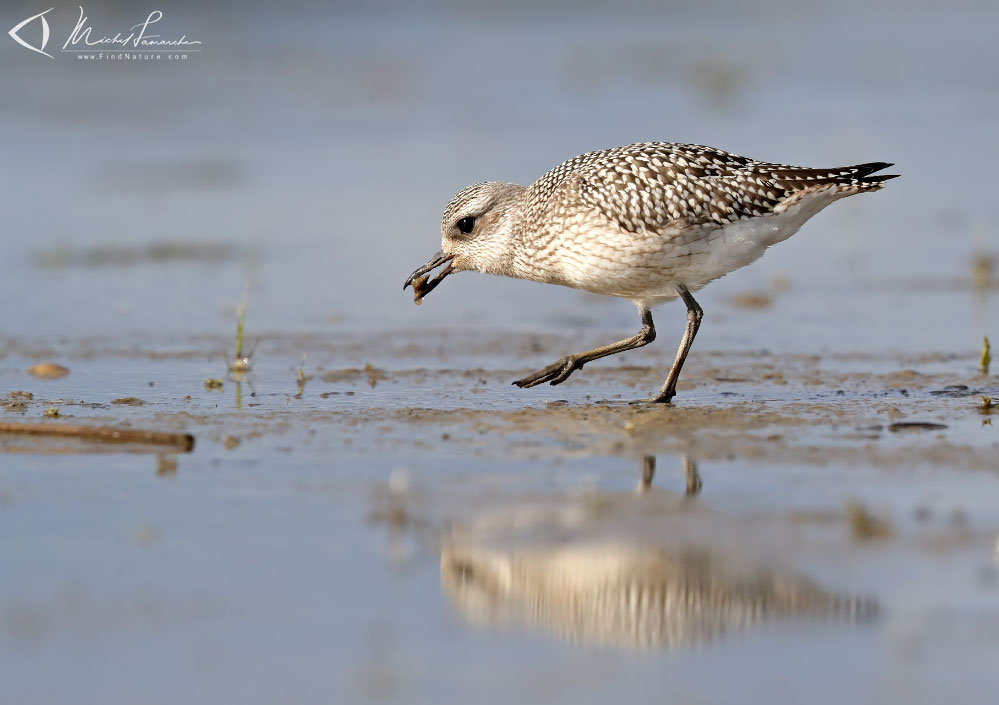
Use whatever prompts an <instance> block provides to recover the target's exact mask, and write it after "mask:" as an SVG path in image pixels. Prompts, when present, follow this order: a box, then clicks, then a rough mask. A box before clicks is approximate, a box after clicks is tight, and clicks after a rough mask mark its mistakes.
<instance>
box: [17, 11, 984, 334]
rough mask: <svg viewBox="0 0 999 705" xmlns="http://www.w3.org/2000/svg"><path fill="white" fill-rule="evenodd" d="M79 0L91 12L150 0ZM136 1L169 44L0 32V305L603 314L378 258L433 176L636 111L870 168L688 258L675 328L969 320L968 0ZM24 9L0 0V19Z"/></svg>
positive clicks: (976, 219) (511, 158)
mask: <svg viewBox="0 0 999 705" xmlns="http://www.w3.org/2000/svg"><path fill="white" fill-rule="evenodd" d="M84 8H85V13H86V16H87V17H88V19H89V24H90V25H91V26H92V27H93V34H94V35H95V36H96V35H103V34H109V35H113V34H114V33H115V32H117V31H120V30H123V29H127V28H128V27H130V26H132V25H133V24H136V23H138V22H141V21H143V20H144V19H145V18H146V16H147V14H148V12H149V11H151V10H152V9H154V8H153V7H152V6H150V7H148V8H147V7H146V6H145V5H143V4H142V3H136V2H113V3H108V2H102V3H98V2H91V3H87V4H86V5H85V6H84ZM156 8H158V9H160V10H162V12H163V18H162V19H161V20H160V21H159V22H158V23H157V24H156V25H155V30H156V31H157V32H158V33H160V34H161V35H162V36H164V37H177V36H180V35H186V36H187V38H188V39H196V40H200V41H201V42H202V45H201V47H200V48H201V51H200V52H199V53H191V54H190V55H189V58H188V59H187V60H186V61H157V62H150V61H110V60H104V61H90V60H87V61H85V60H79V59H77V56H76V54H75V53H58V49H61V47H62V44H63V42H64V41H65V38H66V37H67V36H68V35H69V33H70V32H71V31H72V29H73V27H74V26H75V24H76V22H77V20H78V17H79V9H78V7H77V6H76V5H75V4H74V5H70V4H66V5H57V6H55V8H54V9H53V10H52V11H51V12H49V13H48V14H47V15H46V17H47V19H48V21H49V24H50V27H51V32H52V34H51V39H50V44H49V46H48V49H49V50H50V52H51V51H52V50H53V49H54V50H56V53H55V54H54V56H55V58H54V59H49V58H46V57H44V56H41V55H40V54H37V53H34V52H31V51H29V50H27V49H25V48H23V47H21V46H18V45H17V44H16V43H15V42H14V41H13V40H11V39H10V38H9V37H6V36H4V38H3V39H4V41H3V42H0V57H2V61H3V64H4V71H3V74H2V76H0V87H2V94H3V100H2V101H0V128H2V132H3V134H4V135H5V136H6V139H5V140H4V147H5V161H6V164H7V168H5V169H3V170H2V172H0V180H2V181H0V188H2V191H3V193H4V196H5V198H4V201H5V204H6V207H5V208H4V215H5V222H4V224H3V229H2V231H0V254H2V258H3V262H4V265H5V266H4V276H3V277H2V278H0V307H2V308H0V311H2V314H0V332H2V333H3V334H5V335H17V336H52V335H71V336H72V335H81V334H87V335H105V336H130V335H142V336H154V335H161V336H164V337H171V336H187V335H202V334H206V333H216V332H222V331H223V330H224V331H226V332H228V331H229V330H230V328H231V323H232V319H233V317H234V311H235V307H236V305H237V303H238V302H239V299H240V298H241V296H242V292H243V288H244V283H248V284H249V286H250V309H249V315H248V321H249V323H248V325H251V326H252V327H253V328H254V329H255V330H257V331H266V332H269V333H282V332H285V333H289V332H312V333H330V334H336V333H337V332H340V331H343V330H355V331H356V330H362V331H363V330H370V329H372V328H386V329H393V328H401V327H413V326H424V325H428V326H432V327H441V326H447V327H452V328H453V327H457V326H466V327H468V328H469V329H473V328H476V327H491V328H493V329H541V328H546V329H552V328H556V329H557V328H566V329H578V328H586V329H594V328H602V327H606V328H608V329H611V328H612V329H614V330H615V331H620V332H622V333H623V332H630V330H631V329H632V328H634V327H635V325H636V320H635V314H634V313H633V309H632V307H631V304H629V303H627V302H618V301H611V300H603V299H600V298H597V297H590V296H588V295H585V294H582V293H579V292H575V291H570V290H560V289H557V288H554V287H544V286H539V285H534V284H530V283H526V282H515V281H503V280H499V279H492V278H488V277H484V276H481V275H471V274H466V275H463V276H462V277H456V278H452V279H450V280H449V281H448V282H447V286H445V287H442V288H441V289H440V290H438V291H437V292H435V294H434V296H433V297H432V298H430V299H429V300H428V303H427V305H425V306H423V307H422V308H420V309H415V308H414V307H413V305H412V302H411V296H410V294H409V293H408V292H407V293H405V294H404V293H403V292H402V282H403V280H404V279H405V277H406V275H407V274H408V273H409V272H410V271H412V270H413V269H414V268H415V267H416V266H418V265H420V264H422V263H423V262H424V261H426V259H427V258H428V257H429V255H431V254H432V253H433V252H435V251H436V250H437V249H438V246H439V239H440V232H439V228H440V226H439V223H440V214H441V211H442V209H443V207H444V205H445V204H446V203H447V202H448V200H449V199H450V197H451V195H452V194H453V193H455V192H456V191H457V190H459V189H460V188H462V187H463V186H465V185H467V184H469V183H474V182H477V181H483V180H492V179H497V180H498V179H502V180H510V181H515V182H519V183H524V184H526V183H530V182H531V181H533V180H534V179H535V178H537V177H538V176H540V175H541V174H542V173H544V172H545V171H546V170H548V169H549V168H550V167H552V166H554V165H555V164H557V163H558V162H560V161H562V160H564V159H566V158H568V157H571V156H573V155H575V154H578V153H582V152H586V151H589V150H591V149H597V148H602V147H608V146H615V145H621V144H627V143H630V142H636V141H642V140H667V141H683V142H694V143H704V144H709V145H713V146H717V147H720V148H723V149H726V150H729V151H734V152H737V153H739V154H745V155H748V156H751V157H756V158H760V159H767V160H772V161H777V162H788V163H794V164H803V165H808V166H837V165H843V164H852V163H857V162H864V161H874V160H884V161H891V162H895V163H896V164H897V166H896V167H895V168H894V169H893V171H896V172H898V173H900V174H901V175H902V178H900V179H898V180H896V181H893V182H892V183H890V184H889V185H888V188H887V189H886V190H885V191H884V192H881V193H878V194H873V195H865V196H860V197H857V198H851V199H849V200H847V201H843V202H840V203H838V204H836V206H835V207H834V208H830V209H829V210H828V211H826V212H824V213H822V214H821V216H820V217H817V218H815V219H814V220H813V221H812V222H810V223H808V225H807V226H806V227H805V228H804V229H803V231H802V232H801V233H800V234H799V235H796V236H795V237H794V238H792V239H791V240H790V241H788V242H787V243H784V244H782V245H781V246H780V247H778V248H774V249H773V250H772V251H770V252H768V253H767V255H766V256H765V257H764V258H763V259H762V260H761V261H760V262H758V263H756V264H754V265H753V266H752V267H750V268H747V269H745V270H743V271H740V272H737V273H735V274H732V275H730V276H728V277H726V278H725V279H723V280H722V281H720V282H718V283H717V284H714V285H712V286H711V287H709V288H708V289H707V290H706V291H705V292H704V293H703V294H702V295H701V298H702V299H703V301H702V303H703V305H704V308H705V310H706V311H707V312H708V319H707V320H708V323H707V324H706V325H705V326H704V328H703V331H702V334H701V335H702V336H703V337H702V338H699V339H698V346H704V348H705V349H711V348H718V347H722V348H729V347H745V346H751V347H760V346H764V345H773V346H775V347H779V348H780V349H782V350H801V351H808V352H814V351H818V350H821V349H827V348H837V347H842V346H843V345H847V346H849V347H850V348H851V349H853V348H856V347H859V348H861V349H871V350H885V349H903V350H921V351H926V350H945V351H952V350H975V349H977V346H978V345H979V344H980V340H981V338H980V336H981V335H982V334H983V333H986V332H987V329H988V328H990V327H991V328H992V329H993V331H994V330H995V327H996V321H997V318H996V314H995V312H994V311H991V312H990V311H989V309H988V307H987V305H986V302H985V301H984V300H983V299H982V298H981V297H978V296H975V295H974V293H973V291H972V290H973V289H974V288H976V287H977V288H978V290H979V291H987V290H988V289H989V287H994V286H995V284H994V281H993V280H992V279H991V278H990V277H991V276H992V269H993V268H994V265H995V250H996V240H995V231H994V224H993V219H992V216H991V215H990V204H991V200H992V191H993V189H994V187H995V186H994V178H993V176H992V171H993V170H992V165H993V163H994V161H995V159H996V157H997V151H999V137H997V133H996V130H995V129H994V128H995V124H996V120H997V117H999V74H996V72H995V71H993V70H992V68H993V67H994V66H995V65H996V64H997V61H999V47H997V44H996V42H995V40H994V28H995V26H996V23H997V21H999V7H997V6H996V4H995V3H993V2H988V1H987V0H964V1H962V2H948V3H930V2H916V3H913V2H908V1H905V2H903V1H901V0H899V1H897V2H895V1H887V2H879V3H866V2H859V1H857V2H841V3H828V2H801V1H799V0H795V1H793V2H792V1H790V0H761V1H759V2H721V1H720V0H710V1H708V2H699V3H687V2H674V3H670V2H666V3H661V2H643V1H641V0H623V1H622V2H615V3H613V4H604V3H596V2H583V3H573V4H572V5H571V7H570V6H565V5H562V4H560V3H557V2H553V1H549V0H541V1H532V2H512V3H502V4H498V3H486V2H476V3H466V2H457V1H454V2H447V1H438V2H421V3H411V2H397V3H361V2H357V3H306V2H300V1H299V2H290V3H284V4H282V5H281V6H280V7H275V6H273V5H272V4H270V3H263V2H214V3H199V2H184V1H182V0H167V2H165V3H161V4H160V5H156ZM43 9H45V8H41V7H40V6H37V4H36V3H27V2H13V3H7V4H6V5H5V6H4V9H3V12H2V20H3V26H4V28H6V27H8V26H10V27H13V26H14V25H15V24H16V23H18V22H19V21H21V20H22V19H25V18H27V17H29V16H30V15H32V14H35V13H37V12H39V11H41V10H43ZM39 34H40V27H39V24H38V22H35V23H33V24H32V25H30V26H28V27H25V28H24V29H23V30H21V35H22V36H24V37H26V38H27V39H28V40H29V41H30V42H33V43H35V44H37V43H38V42H39V41H40V37H39ZM747 295H748V298H747ZM526 302H533V304H534V305H533V306H532V307H531V309H530V313H529V314H528V315H525V314H524V313H523V311H524V308H523V305H524V304H525V303H526ZM760 309H765V310H760ZM663 316H669V317H671V318H669V319H665V320H672V319H676V320H675V321H672V323H671V324H665V322H663V323H660V328H661V329H662V330H667V326H668V325H673V326H674V327H675V328H676V334H677V336H678V335H679V332H680V327H681V326H682V324H681V322H680V321H681V320H682V315H681V312H680V311H679V310H675V311H673V310H669V309H668V312H667V313H665V314H664V313H660V314H659V319H657V320H660V319H662V317H663ZM788 320H793V321H794V322H795V326H796V327H795V328H794V329H793V330H792V329H790V328H789V327H788V326H787V325H786V323H787V321H788Z"/></svg>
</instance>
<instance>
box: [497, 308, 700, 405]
mask: <svg viewBox="0 0 999 705" xmlns="http://www.w3.org/2000/svg"><path fill="white" fill-rule="evenodd" d="M688 296H689V294H688ZM695 305H696V304H695ZM655 339H656V329H655V326H653V325H652V312H651V311H649V309H647V308H643V309H642V330H640V331H639V332H638V334H637V335H635V336H632V337H631V338H627V339H626V340H620V341H618V342H616V343H614V344H613V345H605V346H604V347H602V348H597V349H596V350H590V351H589V352H584V353H579V354H578V355H568V356H566V357H563V358H562V359H561V360H557V361H555V362H553V363H552V364H550V365H548V367H545V368H544V369H541V370H538V371H537V372H535V373H534V374H533V375H528V376H527V377H524V379H518V380H517V381H516V382H514V384H516V385H517V386H518V387H521V388H526V387H533V386H535V385H537V384H541V383H542V382H550V383H552V384H561V383H562V382H564V381H566V380H567V379H569V375H571V374H572V373H573V372H575V371H576V370H581V369H582V368H583V365H585V364H586V363H587V362H592V361H593V360H598V359H600V358H601V357H607V356H608V355H614V354H615V353H619V352H624V351H625V350H634V349H635V348H640V347H642V346H643V345H648V344H649V343H651V342H652V341H653V340H655ZM688 347H689V346H688Z"/></svg>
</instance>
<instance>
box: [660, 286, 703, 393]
mask: <svg viewBox="0 0 999 705" xmlns="http://www.w3.org/2000/svg"><path fill="white" fill-rule="evenodd" d="M676 291H677V293H678V294H680V298H681V299H683V303H685V304H687V327H686V329H685V330H684V331H683V339H682V340H681V341H680V348H679V349H678V350H677V351H676V359H674V360H673V366H672V367H671V368H670V369H669V374H668V375H667V376H666V382H665V383H664V384H663V386H662V389H660V390H659V393H658V394H657V395H656V396H655V397H653V399H652V401H656V402H662V403H664V404H666V403H669V401H670V400H671V399H672V398H673V397H675V396H676V380H677V379H678V378H679V377H680V370H681V369H682V368H683V362H684V360H686V359H687V353H688V352H690V346H691V345H692V344H693V342H694V336H695V335H697V329H698V328H699V327H700V325H701V318H702V317H703V316H704V311H702V310H701V307H700V305H698V303H697V302H696V301H694V297H693V296H691V295H690V291H689V290H688V289H687V287H685V286H684V285H683V284H681V285H680V286H678V287H677V288H676Z"/></svg>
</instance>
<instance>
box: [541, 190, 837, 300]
mask: <svg viewBox="0 0 999 705" xmlns="http://www.w3.org/2000/svg"><path fill="white" fill-rule="evenodd" d="M841 195H842V194H837V193H833V192H829V191H820V192H816V193H813V194H811V195H808V196H805V197H804V198H802V199H801V200H799V201H797V202H796V203H795V204H794V205H792V206H790V207H788V208H786V209H784V210H783V211H781V212H778V213H774V214H773V215H768V216H762V217H759V218H752V219H749V220H741V221H738V222H735V223H729V224H726V225H722V226H717V227H705V226H701V227H699V228H695V229H690V228H687V229H683V230H676V231H673V232H666V233H644V234H640V235H634V234H627V235H626V234H624V233H622V232H621V231H611V230H607V231H605V232H600V233H593V234H592V236H593V240H592V241H591V243H588V244H590V245H591V246H589V247H583V248H572V246H571V245H570V246H569V247H568V248H565V249H574V250H575V251H574V252H571V253H566V254H568V255H569V256H568V257H566V258H565V259H564V260H563V272H562V275H563V276H562V277H561V278H560V279H561V281H559V282H558V283H561V284H566V285H568V286H572V287H575V288H579V289H585V290H587V291H592V292H594V293H597V294H606V295H609V296H618V297H622V298H627V299H631V300H633V301H635V302H636V303H640V304H644V305H648V306H652V305H655V304H657V303H661V302H662V301H667V300H669V299H673V298H676V296H677V293H676V287H677V286H678V285H680V284H683V285H684V286H686V287H687V288H688V289H690V290H697V289H700V288H701V287H703V286H705V285H706V284H708V283H709V282H712V281H714V280H715V279H718V278H720V277H723V276H725V275H726V274H728V273H729V272H733V271H735V270H736V269H739V268H740V267H745V266H746V265H747V264H750V263H751V262H755V261H756V260H757V259H759V258H760V256H762V255H763V253H764V252H765V251H766V249H767V248H768V247H770V246H771V245H774V244H776V243H778V242H783V241H784V240H786V239H787V238H789V237H791V236H792V235H794V233H796V232H797V231H798V228H800V227H801V226H802V224H803V223H804V222H805V221H807V220H808V219H809V218H811V217H812V216H813V215H815V214H816V213H818V212H819V211H820V210H822V209H823V208H825V207H826V206H827V205H829V204H830V203H832V202H833V201H835V200H837V199H838V198H839V197H841ZM567 244H569V243H567ZM573 244H575V245H577V246H578V245H582V244H583V243H581V242H580V239H578V238H577V239H576V242H575V243H573Z"/></svg>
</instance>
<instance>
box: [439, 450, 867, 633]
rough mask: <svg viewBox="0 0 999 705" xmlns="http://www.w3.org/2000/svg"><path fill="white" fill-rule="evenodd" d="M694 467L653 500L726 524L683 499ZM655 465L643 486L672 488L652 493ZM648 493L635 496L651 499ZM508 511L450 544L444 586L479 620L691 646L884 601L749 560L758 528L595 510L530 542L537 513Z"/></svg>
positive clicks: (687, 466)
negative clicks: (675, 522) (693, 533)
mask: <svg viewBox="0 0 999 705" xmlns="http://www.w3.org/2000/svg"><path fill="white" fill-rule="evenodd" d="M684 470H685V474H686V479H687V488H686V496H685V498H680V499H679V500H678V501H676V502H674V503H672V504H671V503H670V502H668V501H667V502H665V503H661V504H658V505H655V507H654V510H655V511H656V512H658V511H659V510H660V509H661V510H662V512H663V513H669V512H671V511H672V512H673V513H674V514H679V515H680V516H679V517H674V518H678V519H679V520H680V521H685V520H688V519H689V520H691V521H706V522H710V523H711V524H712V525H717V524H718V523H719V522H721V521H722V520H723V517H719V516H704V514H705V512H703V511H692V512H691V511H686V512H685V510H684V509H683V508H684V506H686V509H687V510H689V509H691V505H690V504H689V502H691V501H693V502H695V503H697V500H696V499H692V497H693V495H696V494H697V493H698V492H699V491H700V489H701V480H700V476H699V475H698V473H697V469H696V466H695V464H694V463H693V461H691V460H689V459H687V458H684ZM654 474H655V458H654V457H646V458H644V459H643V461H642V482H641V484H640V485H639V492H640V494H644V495H646V497H648V498H651V497H654V496H656V495H658V494H668V493H665V492H664V491H663V492H662V493H660V492H655V493H653V494H651V495H649V494H647V493H649V492H650V489H651V484H652V479H653V476H654ZM646 497H642V498H641V499H637V498H634V497H632V499H631V500H630V502H631V503H635V502H638V503H639V504H641V503H642V502H643V501H644V500H645V499H646ZM667 499H669V498H668V497H667ZM608 501H609V502H610V504H609V505H608V507H607V508H605V509H607V511H606V512H604V513H603V514H602V515H601V516H600V517H599V518H598V519H597V520H596V522H597V523H600V522H604V523H605V524H607V523H608V522H607V520H608V517H610V523H613V521H614V519H613V516H611V515H614V514H615V513H616V512H618V511H621V512H624V514H625V515H628V514H630V515H632V516H633V515H634V513H635V512H636V511H638V510H636V509H635V507H630V508H629V507H627V506H625V505H623V504H617V505H616V504H614V500H613V499H610V500H608ZM563 509H564V508H563ZM694 509H696V508H694ZM508 511H510V512H511V513H512V514H516V515H517V518H516V519H512V520H511V521H510V522H509V523H507V524H505V528H501V529H500V530H499V531H497V530H496V529H497V527H498V526H503V525H504V522H503V521H497V517H496V516H495V515H493V516H490V517H489V518H488V519H487V520H486V521H484V522H483V524H482V525H483V526H488V527H489V528H488V529H485V530H477V529H476V528H475V527H474V526H472V527H465V528H464V530H462V529H456V530H455V531H454V532H453V533H452V535H451V536H450V537H449V538H448V539H447V540H445V541H444V544H443V547H442V552H441V583H442V587H443V590H444V593H445V595H446V596H447V598H448V599H449V600H450V602H451V603H452V604H453V605H454V607H455V608H456V609H457V611H458V612H459V614H461V615H462V617H463V618H465V619H467V620H468V621H470V622H472V623H476V624H485V625H490V626H498V625H525V626H528V627H531V628H534V629H538V630H541V631H544V632H549V633H552V634H555V635H557V636H559V637H561V638H564V639H566V640H569V641H572V642H577V643H585V644H592V645H601V646H614V647H624V648H682V647H686V646H690V645H694V644H698V643H703V642H706V641H710V640H712V639H715V638H718V637H720V636H721V635H723V634H725V633H728V632H733V631H738V630H743V629H746V628H748V627H750V626H751V625H753V624H755V623H759V622H763V621H770V620H778V619H788V618H806V617H807V618H813V619H821V620H825V621H831V620H843V621H864V620H868V619H872V618H873V617H874V616H876V613H877V603H876V602H875V601H874V600H873V599H867V598H862V597H855V596H850V595H844V594H835V593H832V592H829V591H827V590H825V589H823V588H822V587H821V586H819V585H818V584H817V583H815V582H814V581H812V580H810V579H808V578H805V577H802V576H799V575H795V574H793V573H791V572H786V571H783V570H780V569H778V568H775V567H772V566H767V565H763V564H761V563H760V562H754V561H753V560H751V559H748V560H747V559H746V551H743V550H741V549H743V548H744V547H745V544H746V543H747V542H752V541H753V538H752V537H751V536H746V535H745V534H744V533H743V532H744V531H745V527H730V529H732V530H734V531H735V533H734V534H733V533H732V531H729V532H728V533H729V535H728V544H727V547H726V542H725V541H724V540H722V541H718V540H717V538H718V535H715V540H714V541H703V542H700V541H696V540H695V541H683V540H681V541H676V540H672V541H671V540H670V539H671V537H670V536H668V535H664V532H662V531H659V529H658V528H653V529H652V530H651V531H649V532H647V533H646V532H644V531H643V532H641V533H642V534H643V535H642V536H641V537H640V538H639V537H638V536H635V535H634V534H633V535H632V537H628V536H624V535H621V534H620V533H618V534H616V535H615V534H614V532H601V531H599V530H598V531H592V530H588V531H583V530H582V529H592V528H593V527H592V524H593V523H594V522H588V525H586V526H584V525H583V524H578V525H577V526H576V527H575V529H577V530H579V531H570V532H568V533H566V532H561V535H560V536H559V537H558V538H556V539H554V540H543V541H541V542H538V541H527V542H525V541H523V540H520V539H523V538H524V535H525V534H527V535H530V534H532V533H533V532H532V531H531V527H529V526H525V521H524V517H525V516H529V515H531V513H530V512H526V513H525V512H523V511H520V510H518V509H517V508H508ZM512 514H511V515H512ZM569 515H570V514H566V513H565V512H564V511H562V512H561V513H559V516H561V517H562V518H563V519H564V518H565V517H566V516H569ZM535 516H536V515H535ZM646 519H647V516H646V515H643V516H642V517H641V521H642V522H643V523H644V522H645V521H646ZM527 523H528V524H529V523H530V521H528V522H527ZM572 523H575V522H572ZM540 533H542V534H543V533H544V531H542V532H540ZM657 533H658V534H659V536H658V537H657V536H656V534H657ZM577 534H582V536H579V535H577ZM722 536H723V537H724V536H725V532H724V530H723V532H722ZM657 538H659V539H660V540H659V541H657Z"/></svg>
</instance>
